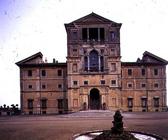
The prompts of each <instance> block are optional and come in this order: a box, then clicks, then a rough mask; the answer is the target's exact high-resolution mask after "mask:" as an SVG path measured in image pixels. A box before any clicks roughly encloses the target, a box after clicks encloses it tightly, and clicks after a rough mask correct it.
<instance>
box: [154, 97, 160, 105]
mask: <svg viewBox="0 0 168 140" xmlns="http://www.w3.org/2000/svg"><path fill="white" fill-rule="evenodd" d="M153 101H154V107H159V98H153Z"/></svg>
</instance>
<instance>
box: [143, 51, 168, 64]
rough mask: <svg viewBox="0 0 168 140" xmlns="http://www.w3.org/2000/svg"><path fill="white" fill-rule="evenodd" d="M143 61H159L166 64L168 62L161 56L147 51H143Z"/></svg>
mask: <svg viewBox="0 0 168 140" xmlns="http://www.w3.org/2000/svg"><path fill="white" fill-rule="evenodd" d="M142 61H143V62H146V63H157V64H166V65H167V63H168V62H167V60H165V59H163V58H160V57H158V56H156V55H154V54H152V53H150V52H147V51H145V52H144V53H143V58H142Z"/></svg>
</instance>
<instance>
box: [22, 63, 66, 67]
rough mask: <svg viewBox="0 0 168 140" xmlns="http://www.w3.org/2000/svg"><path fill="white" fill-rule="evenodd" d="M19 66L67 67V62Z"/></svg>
mask: <svg viewBox="0 0 168 140" xmlns="http://www.w3.org/2000/svg"><path fill="white" fill-rule="evenodd" d="M19 67H67V63H38V64H21V65H19Z"/></svg>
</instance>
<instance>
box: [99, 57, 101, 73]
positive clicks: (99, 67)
mask: <svg viewBox="0 0 168 140" xmlns="http://www.w3.org/2000/svg"><path fill="white" fill-rule="evenodd" d="M99 71H101V62H100V55H99Z"/></svg>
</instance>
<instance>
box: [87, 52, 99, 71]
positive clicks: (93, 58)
mask: <svg viewBox="0 0 168 140" xmlns="http://www.w3.org/2000/svg"><path fill="white" fill-rule="evenodd" d="M89 66H90V71H99V54H98V52H97V51H96V50H92V51H91V52H90V54H89Z"/></svg>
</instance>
